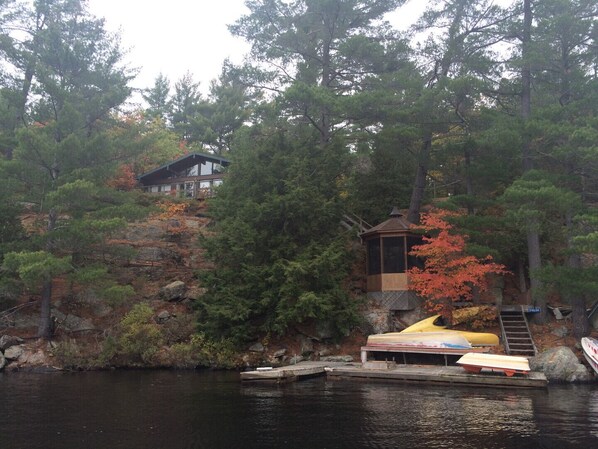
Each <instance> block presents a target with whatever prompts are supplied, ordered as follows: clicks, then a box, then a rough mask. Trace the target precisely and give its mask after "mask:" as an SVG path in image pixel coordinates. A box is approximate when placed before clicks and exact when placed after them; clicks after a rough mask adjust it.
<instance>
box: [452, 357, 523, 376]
mask: <svg viewBox="0 0 598 449" xmlns="http://www.w3.org/2000/svg"><path fill="white" fill-rule="evenodd" d="M457 364H458V365H461V366H462V367H463V368H464V369H465V371H468V372H470V373H480V372H482V370H489V371H497V372H502V373H504V374H505V375H506V376H507V377H512V376H513V375H515V374H524V375H527V374H529V372H530V371H531V370H530V367H529V360H528V359H527V358H526V357H516V356H511V355H498V354H479V353H472V352H469V353H467V354H465V355H464V356H463V357H461V358H460V359H459V360H457Z"/></svg>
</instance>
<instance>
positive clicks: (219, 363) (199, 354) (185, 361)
mask: <svg viewBox="0 0 598 449" xmlns="http://www.w3.org/2000/svg"><path fill="white" fill-rule="evenodd" d="M170 355H171V357H172V364H173V366H175V367H177V368H197V367H199V366H202V367H213V368H235V367H236V366H237V362H236V358H237V353H236V351H235V347H234V345H233V344H232V342H231V341H230V340H212V339H210V338H208V337H207V336H206V335H205V334H194V335H193V336H192V337H191V340H190V341H189V342H188V343H177V344H175V345H173V346H172V347H171V353H170Z"/></svg>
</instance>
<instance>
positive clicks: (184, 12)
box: [89, 0, 426, 92]
mask: <svg viewBox="0 0 598 449" xmlns="http://www.w3.org/2000/svg"><path fill="white" fill-rule="evenodd" d="M425 3H426V2H425V1H422V0H412V1H410V2H409V4H408V6H406V7H405V10H404V11H402V12H401V13H400V14H397V15H395V17H394V20H393V23H395V22H396V23H401V22H404V23H406V21H409V22H412V21H414V20H415V18H416V17H417V15H418V13H419V11H420V10H421V9H422V7H423V6H424V5H425ZM89 8H90V11H91V12H92V13H93V14H94V15H96V16H98V17H104V18H105V19H106V27H107V29H108V30H110V31H117V30H119V29H120V30H121V35H122V43H123V47H125V48H128V49H129V54H128V55H127V57H126V60H127V61H128V62H129V63H130V65H131V66H134V67H138V68H139V69H140V72H139V76H138V77H137V79H136V80H135V82H134V83H133V87H136V88H146V87H150V86H152V85H153V84H154V80H155V78H156V76H157V75H158V74H159V73H163V74H164V75H166V76H167V77H168V78H169V79H170V81H171V85H172V84H174V82H175V81H176V80H178V79H179V78H181V77H182V76H183V75H184V74H185V73H186V72H187V71H189V72H190V73H191V74H192V75H193V78H194V79H195V81H199V82H200V88H201V90H202V91H203V92H207V89H208V87H209V83H210V80H212V79H214V78H216V77H218V75H219V73H220V69H221V67H222V63H223V61H224V60H225V59H226V58H227V57H228V58H230V59H231V60H232V61H233V62H237V63H239V62H241V61H242V59H243V55H244V54H245V53H246V52H247V51H248V49H249V47H248V45H247V44H246V43H245V42H244V41H243V40H240V39H236V38H234V37H233V36H231V35H230V33H229V32H228V29H227V26H226V25H227V24H231V23H233V22H235V20H236V19H238V18H239V17H240V16H242V15H243V14H245V13H247V12H248V10H247V9H246V8H245V6H244V0H167V1H151V0H89Z"/></svg>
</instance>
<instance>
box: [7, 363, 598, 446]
mask: <svg viewBox="0 0 598 449" xmlns="http://www.w3.org/2000/svg"><path fill="white" fill-rule="evenodd" d="M0 417H1V419H0V449H8V448H11V449H12V448H18V449H19V448H27V449H35V448H61V449H71V448H73V449H74V448H77V449H78V448H86V449H94V448H111V449H118V448H123V449H124V448H127V449H130V448H141V447H142V448H144V449H153V448H156V449H157V448H169V449H178V448H185V449H187V448H201V449H202V448H209V449H219V448H227V449H228V448H243V449H252V448H260V449H265V448H280V447H285V448H288V449H293V448H310V449H320V448H321V449H324V448H326V449H334V448H342V449H350V448H360V449H361V448H380V449H382V448H415V447H425V448H452V447H459V448H465V449H467V448H489V449H493V448H506V449H511V448H513V449H514V448H521V447H526V448H540V447H542V448H550V447H555V448H557V447H558V448H568V447H571V448H573V447H596V444H597V443H598V438H597V435H598V388H597V387H595V386H594V387H588V386H583V387H577V388H571V387H562V388H554V387H552V388H550V389H549V391H548V392H547V391H543V390H541V391H524V390H517V391H511V390H500V389H479V388H451V387H430V386H428V387H422V386H415V385H397V384H387V383H376V384H370V383H361V382H348V381H326V380H325V379H313V380H310V381H306V382H299V383H295V384H289V385H285V386H275V385H267V386H256V385H249V386H241V385H240V383H239V380H238V375H237V374H236V373H212V372H199V373H198V372H172V371H163V372H159V371H158V372H155V371H154V372H111V373H83V374H74V375H50V376H49V375H23V374H10V375H0Z"/></svg>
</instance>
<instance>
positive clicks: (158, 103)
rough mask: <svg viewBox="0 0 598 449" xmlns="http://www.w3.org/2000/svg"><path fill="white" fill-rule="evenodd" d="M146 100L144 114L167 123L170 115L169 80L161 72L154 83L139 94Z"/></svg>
mask: <svg viewBox="0 0 598 449" xmlns="http://www.w3.org/2000/svg"><path fill="white" fill-rule="evenodd" d="M141 96H142V97H143V99H144V100H145V101H146V102H147V104H148V107H147V108H146V109H145V113H146V115H148V116H149V117H151V118H154V119H156V118H157V119H160V120H162V122H164V123H165V124H167V123H168V121H169V119H170V115H171V109H172V105H171V99H170V81H169V80H168V78H167V77H166V76H164V75H163V74H161V73H160V74H159V75H158V76H157V77H156V79H155V80H154V85H153V86H152V87H150V88H148V89H145V90H144V91H143V93H142V94H141Z"/></svg>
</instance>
